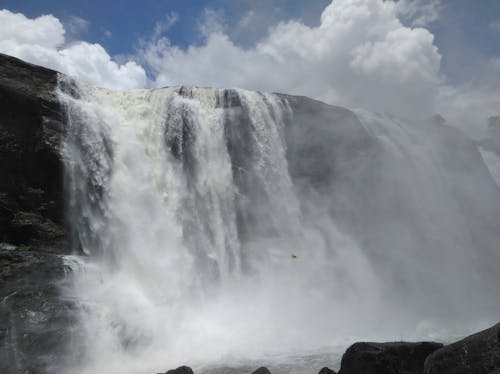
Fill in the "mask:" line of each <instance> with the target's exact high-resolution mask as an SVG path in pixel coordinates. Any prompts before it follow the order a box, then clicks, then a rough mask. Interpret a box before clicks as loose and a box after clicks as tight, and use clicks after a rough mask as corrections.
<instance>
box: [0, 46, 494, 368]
mask: <svg viewBox="0 0 500 374" xmlns="http://www.w3.org/2000/svg"><path fill="white" fill-rule="evenodd" d="M57 74H58V73H57V72H55V71H52V70H48V69H45V68H42V67H38V66H34V65H31V64H27V63H25V62H23V61H21V60H18V59H15V58H12V57H9V56H6V55H0V108H1V110H0V372H2V373H3V372H5V373H11V372H12V373H17V372H23V373H46V372H48V371H50V369H51V365H54V364H61V363H62V361H63V358H62V357H64V348H65V347H66V348H67V347H70V345H69V344H68V343H69V342H70V341H71V336H70V333H71V330H72V328H73V327H74V326H75V324H76V317H75V315H76V313H75V308H74V306H73V302H72V301H71V300H67V299H66V298H65V297H64V295H63V294H62V293H61V289H63V288H62V287H61V285H62V283H63V282H64V275H65V274H67V272H68V268H67V266H66V265H65V263H64V260H63V256H64V255H66V254H70V252H71V249H70V247H71V245H70V240H69V236H70V235H69V232H70V230H69V229H68V228H67V227H66V221H67V219H66V212H65V210H66V200H67V199H66V192H65V188H64V186H65V182H64V181H65V174H64V166H63V164H64V162H63V159H62V157H61V144H62V140H63V137H64V135H65V129H66V127H65V123H64V122H65V121H64V114H63V113H62V109H61V107H60V103H59V101H58V98H57V95H56V88H57V82H58V75H57ZM180 90H181V91H182V89H180ZM227 91H228V92H229V91H230V90H227ZM279 96H280V97H281V98H285V99H286V101H287V103H288V105H290V108H291V109H292V113H293V115H292V116H291V118H289V119H287V123H286V128H285V129H284V135H283V136H284V138H285V139H284V141H285V143H286V160H287V165H288V169H289V170H288V173H289V175H290V178H291V180H292V183H293V188H294V189H296V190H297V195H300V197H301V199H302V200H301V202H302V201H303V202H304V204H303V206H301V207H300V208H301V209H302V210H303V211H301V213H303V218H304V220H305V221H306V222H315V220H317V219H318V216H320V215H324V216H325V217H326V216H328V217H329V218H332V219H333V221H335V223H336V224H338V225H339V226H340V227H341V228H342V229H343V230H344V231H345V232H346V233H347V234H348V235H350V236H351V237H353V238H355V239H356V240H357V241H358V242H359V243H360V246H362V247H363V249H364V250H365V251H366V256H367V258H368V260H369V261H370V262H371V263H372V264H373V266H374V268H376V269H377V271H378V272H379V274H380V278H381V279H382V280H381V282H383V281H386V283H383V284H384V285H385V284H388V285H389V286H388V287H386V289H387V290H386V292H387V294H388V295H389V294H390V295H392V294H396V293H400V294H401V295H400V296H401V299H403V298H407V299H411V298H412V297H413V298H414V299H415V300H417V302H418V301H420V299H419V298H420V297H421V298H422V299H424V298H425V300H426V302H422V303H420V304H421V305H420V306H418V305H417V306H416V305H414V304H411V305H410V303H409V305H399V306H398V310H399V309H400V310H401V313H402V314H404V312H405V308H408V309H409V310H410V311H411V313H413V315H415V314H417V315H418V314H419V313H422V314H425V313H427V312H428V310H429V309H431V308H436V309H439V310H440V312H441V313H442V314H443V316H445V318H446V317H447V316H448V314H450V313H451V314H453V315H454V316H457V315H458V314H462V315H468V316H469V317H470V315H476V314H477V313H479V312H481V311H482V310H483V309H485V308H491V309H495V308H498V306H497V304H498V302H497V299H493V300H491V302H489V303H486V304H481V302H483V301H484V300H483V297H482V294H481V292H475V291H478V290H483V289H484V290H486V289H487V290H488V292H490V294H493V293H494V292H496V291H494V290H493V291H492V290H491V289H490V288H487V287H490V286H491V285H492V284H495V283H494V282H495V280H496V279H497V272H498V268H497V266H496V265H497V264H498V263H499V257H498V256H499V255H498V242H499V241H500V223H499V221H498V217H499V216H500V192H499V190H498V188H497V187H496V185H495V184H494V182H493V181H492V179H491V176H490V175H489V173H488V171H487V169H486V167H485V166H484V163H483V161H482V159H481V155H480V154H479V152H478V151H477V148H476V147H475V145H474V144H473V143H472V142H470V141H469V140H467V139H466V138H465V137H463V136H462V135H461V134H460V133H459V132H457V131H456V130H454V129H452V128H450V127H448V126H445V125H443V124H433V123H425V124H422V126H421V127H420V128H419V129H415V130H413V129H410V128H409V127H408V128H409V129H405V130H404V131H403V130H401V129H402V128H403V126H400V124H399V123H398V122H397V121H396V120H394V121H392V120H388V118H387V117H376V116H375V117H373V118H371V119H370V118H369V119H366V118H364V119H363V118H362V116H361V115H359V113H358V114H355V113H354V112H352V111H349V110H347V109H344V108H340V107H335V106H330V105H327V104H324V103H321V102H318V101H315V100H311V99H309V98H305V97H297V96H289V95H279ZM219 104H220V103H219ZM221 105H223V107H224V108H230V109H231V110H230V111H228V112H231V113H232V114H231V115H234V116H235V117H234V118H233V119H232V120H233V121H234V123H237V124H239V125H240V126H239V128H238V130H235V131H234V133H233V132H232V131H231V129H230V127H228V128H229V130H227V134H225V136H226V139H225V140H226V143H227V144H226V145H227V146H228V151H229V156H230V158H231V165H232V166H233V168H236V169H238V170H236V169H233V174H234V179H235V180H236V181H235V182H236V184H237V187H238V189H240V190H241V191H242V192H244V193H245V194H246V195H248V196H250V197H252V194H255V195H258V194H259V190H258V188H257V189H256V184H255V182H254V181H253V180H252V177H247V176H245V174H244V173H243V174H242V173H241V172H240V171H239V169H240V168H241V169H243V170H244V169H245V166H246V165H245V163H247V162H249V156H248V154H249V153H251V152H252V150H251V136H250V134H249V133H248V131H249V130H248V129H246V127H245V125H246V124H248V123H250V121H249V118H248V116H249V114H248V113H245V112H244V111H243V110H242V109H241V108H240V107H241V103H238V100H237V99H236V96H234V97H232V96H231V97H229V96H228V99H227V100H226V101H225V102H224V103H223V104H221ZM391 121H392V122H391ZM181 122H183V121H181ZM184 122H185V121H184ZM184 122H183V123H184ZM186 123H187V122H186ZM186 123H184V125H186ZM184 125H183V126H184ZM407 130H408V131H407ZM189 131H190V130H189V128H188V127H187V125H186V126H184V127H183V128H182V135H183V137H181V138H182V139H183V141H184V140H185V139H187V141H186V144H184V143H182V144H178V139H177V138H173V140H172V142H171V143H168V141H169V139H167V140H166V141H167V144H166V145H167V146H168V147H169V148H170V151H171V152H172V154H173V156H174V157H181V156H182V157H187V159H186V167H187V170H186V171H185V172H186V173H189V172H192V171H190V170H189V168H190V167H193V165H192V164H190V163H191V162H192V161H190V159H189V157H190V156H189V154H190V153H189V152H190V150H189V146H190V145H189V138H190V137H189ZM399 133H401V134H399ZM398 134H399V135H401V136H399V135H398ZM184 135H185V136H184ZM398 136H399V137H398ZM176 139H177V140H176ZM176 141H177V143H176ZM181 148H186V149H185V150H184V153H182V152H179V149H181ZM181 153H182V154H181ZM202 167H203V165H202ZM247 179H248V180H247ZM245 186H248V187H245ZM97 187H99V186H97ZM257 187H258V186H257ZM256 200H257V199H256ZM245 209H246V210H247V211H246V212H245V213H247V214H250V215H251V207H250V208H247V207H245ZM318 213H320V214H318ZM247 218H248V217H247ZM250 218H251V217H250ZM451 218H453V220H450V219H451ZM455 219H456V220H455ZM249 222H250V224H253V220H252V219H250V220H249ZM240 223H241V222H240ZM240 223H238V224H240ZM242 227H243V224H240V227H238V235H241V236H244V235H245V234H246V232H245V230H244V229H243V228H242ZM327 231H328V230H327V229H324V230H323V232H322V235H323V236H324V239H325V242H328V240H329V234H330V233H329V232H327ZM327 244H328V245H330V243H327ZM333 247H334V245H333V244H332V251H333V250H334V248H333ZM455 253H456V254H457V256H456V258H455V255H454V254H455ZM458 255H460V256H462V257H459V256H458ZM410 260H411V261H413V262H412V263H411V264H410ZM450 260H451V265H450V267H451V268H452V269H451V270H450V272H449V274H448V273H446V271H447V270H448V269H443V268H444V266H443V265H445V264H447V261H450ZM455 260H456V261H455ZM342 266H344V264H342ZM347 266H348V264H347ZM405 267H406V269H408V272H410V273H411V274H405V272H404V270H401V269H405ZM461 269H466V270H467V271H464V272H460V270H461ZM395 270H398V271H399V272H397V271H395ZM436 274H444V275H443V278H446V279H443V281H442V282H441V281H440V282H436V279H437V278H436ZM478 274H480V276H478ZM448 275H449V276H448ZM384 277H385V278H384ZM479 278H481V279H479ZM464 279H467V280H468V279H470V282H466V281H465V280H464ZM478 279H479V280H478ZM462 284H463V285H466V286H467V287H468V286H469V285H470V289H469V288H467V289H461V287H460V286H459V285H462ZM483 284H484V287H483ZM391 287H392V288H391ZM440 287H441V288H440ZM482 287H483V288H482ZM420 290H425V291H429V292H425V293H426V294H425V295H423V293H424V292H423V291H422V294H420V293H419V292H420ZM449 290H453V292H456V294H453V295H449V294H448V293H447V291H449ZM450 293H452V292H450ZM464 293H468V295H470V296H469V297H470V303H469V304H470V308H469V309H466V310H459V309H460V308H458V306H460V305H463V301H462V300H463V295H464ZM429 294H430V295H429ZM476 297H477V300H476ZM389 323H390V322H389ZM73 351H78V349H77V348H75V347H73Z"/></svg>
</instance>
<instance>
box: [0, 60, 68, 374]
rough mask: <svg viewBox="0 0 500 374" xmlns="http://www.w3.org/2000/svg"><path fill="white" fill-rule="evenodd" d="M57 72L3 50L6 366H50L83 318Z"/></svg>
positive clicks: (1, 312)
mask: <svg viewBox="0 0 500 374" xmlns="http://www.w3.org/2000/svg"><path fill="white" fill-rule="evenodd" d="M56 86H57V73H56V72H55V71H53V70H49V69H45V68H42V67H39V66H35V65H31V64H27V63H25V62H23V61H21V60H18V59H16V58H13V57H10V56H6V55H3V54H0V107H1V108H2V110H1V111H0V372H1V373H29V374H35V373H47V372H49V371H50V370H51V369H52V368H53V365H54V364H55V363H58V362H61V361H62V357H63V353H62V352H63V347H64V344H65V342H66V340H65V338H66V335H67V334H68V331H69V330H70V328H71V326H73V325H74V324H75V320H74V314H73V313H72V310H73V304H72V302H70V301H68V300H64V298H62V297H61V294H60V288H59V282H60V281H61V279H62V278H63V277H64V274H65V271H66V267H65V265H64V262H63V259H62V257H61V254H64V253H68V251H69V245H68V239H67V234H66V229H65V227H64V224H63V221H64V193H63V174H62V170H63V167H62V159H61V156H60V149H59V147H60V144H61V135H62V134H63V128H64V126H63V121H62V117H61V111H60V107H59V102H58V100H57V97H56V94H55V88H56Z"/></svg>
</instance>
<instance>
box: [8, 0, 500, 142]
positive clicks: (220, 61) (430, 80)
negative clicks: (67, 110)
mask: <svg viewBox="0 0 500 374" xmlns="http://www.w3.org/2000/svg"><path fill="white" fill-rule="evenodd" d="M417 5H418V6H417ZM439 6H440V4H439V1H437V0H416V1H415V2H410V1H406V0H400V1H399V2H393V1H389V0H335V1H333V2H332V3H331V4H330V5H329V6H327V7H326V8H325V9H324V11H323V13H322V15H321V19H320V24H319V25H318V26H315V27H310V26H307V25H305V24H304V23H302V22H300V21H297V20H294V21H288V22H281V23H278V24H276V25H274V27H272V28H271V29H270V30H269V32H268V33H267V35H266V36H265V37H264V38H262V39H261V40H260V41H258V42H257V43H256V44H254V45H253V46H251V47H248V48H245V47H242V46H239V45H237V44H235V43H234V42H233V41H232V40H231V38H230V37H229V36H228V34H227V33H226V32H225V31H224V30H225V29H226V28H225V25H224V20H223V19H222V18H221V13H220V12H214V11H210V10H206V12H205V13H204V18H203V19H204V22H203V24H202V25H201V26H200V30H199V31H200V36H201V37H202V38H201V39H199V40H200V41H201V42H200V43H199V44H193V45H191V46H188V47H187V48H181V47H178V46H176V45H173V44H172V43H170V41H169V40H168V38H167V37H166V36H165V34H166V33H167V31H168V30H169V29H170V28H171V27H172V26H173V25H174V24H175V23H176V22H178V16H177V15H176V14H174V13H171V14H168V15H166V17H165V18H164V19H163V20H162V21H161V22H158V23H157V24H156V25H155V28H154V30H153V32H152V34H151V38H150V40H149V41H142V43H141V44H140V50H139V51H138V54H137V56H135V57H134V56H132V57H130V56H114V57H113V58H112V57H111V56H110V55H109V53H107V51H106V50H105V49H104V48H103V47H102V46H101V45H99V44H91V43H87V42H84V41H76V42H73V43H70V44H68V43H67V38H65V33H66V32H67V31H68V30H65V26H63V25H62V24H61V22H60V21H59V20H58V19H57V18H56V17H54V16H52V15H45V16H41V17H38V18H35V19H28V18H26V17H25V16H24V15H22V14H14V13H11V12H9V11H7V10H3V11H0V52H3V53H7V54H11V55H14V56H17V57H20V58H22V59H24V60H27V61H30V62H33V63H36V64H40V65H43V66H47V67H50V68H54V69H56V70H59V71H61V72H64V73H67V74H70V75H73V76H76V77H78V78H81V79H84V80H87V81H90V82H92V83H94V84H97V85H101V86H106V87H112V88H131V87H145V86H164V85H177V84H185V85H189V84H191V85H198V86H215V87H242V88H247V89H256V90H264V91H271V92H286V93H291V94H301V95H306V96H310V97H313V98H318V99H321V100H323V101H326V102H329V103H332V104H337V105H343V106H346V107H350V108H356V107H361V108H366V109H369V110H375V111H388V112H392V113H395V114H399V115H404V116H418V117H426V116H428V115H430V114H433V113H434V112H440V113H442V114H443V115H444V116H445V117H446V118H447V119H448V123H452V124H457V125H458V126H459V127H461V128H463V129H464V130H465V131H466V132H468V133H469V134H471V133H472V134H473V133H477V131H476V130H475V127H480V126H478V124H479V125H483V122H484V121H483V117H484V118H487V117H488V116H490V115H493V114H496V112H498V109H497V108H498V103H499V102H500V95H499V91H500V90H499V89H498V81H497V80H494V79H493V80H492V79H488V80H487V84H488V86H484V87H478V86H477V85H476V86H471V85H469V86H465V85H464V86H461V87H453V86H451V85H449V84H448V85H446V86H445V85H444V83H443V82H445V77H443V76H442V74H441V72H440V59H441V56H440V54H439V51H438V49H437V47H436V45H435V44H434V37H433V35H432V33H430V32H429V31H428V30H427V29H425V28H420V27H412V26H407V25H405V23H406V24H408V22H405V23H403V22H402V21H401V17H403V16H404V17H410V18H411V19H412V20H413V21H412V22H410V24H425V23H428V22H431V21H432V20H433V19H435V18H436V17H438V11H439ZM422 17H424V18H422ZM410 18H406V20H408V19H410ZM257 21H258V20H257V19H256V18H255V16H254V14H253V13H251V12H249V13H248V14H246V15H245V17H243V18H242V20H241V22H243V24H244V25H245V27H248V28H251V27H252V25H254V23H255V22H257ZM403 21H404V20H403ZM76 23H77V24H78V22H76ZM79 23H80V25H81V26H84V25H85V27H87V26H88V24H86V23H85V22H79ZM66 27H68V26H67V25H66ZM490 27H491V26H490ZM134 60H137V61H141V62H142V63H143V65H144V66H147V67H148V69H149V70H150V71H151V73H152V77H153V81H152V82H151V81H149V82H148V80H147V78H146V73H145V70H144V68H143V67H142V66H140V65H139V64H138V63H136V62H134ZM486 65H488V66H487V69H490V70H489V71H493V72H495V71H498V70H499V69H500V62H499V61H498V57H497V58H492V59H491V60H490V61H489V63H486ZM485 69H486V68H485Z"/></svg>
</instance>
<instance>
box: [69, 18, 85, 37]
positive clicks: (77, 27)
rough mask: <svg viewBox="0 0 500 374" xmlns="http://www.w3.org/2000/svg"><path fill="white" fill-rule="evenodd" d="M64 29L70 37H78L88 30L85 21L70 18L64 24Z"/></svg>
mask: <svg viewBox="0 0 500 374" xmlns="http://www.w3.org/2000/svg"><path fill="white" fill-rule="evenodd" d="M64 28H65V29H66V31H67V32H68V33H70V34H71V35H74V36H78V35H80V34H82V33H85V32H87V30H88V28H89V22H88V21H87V20H84V19H83V18H80V17H77V16H71V17H69V20H68V21H67V22H66V23H65V25H64Z"/></svg>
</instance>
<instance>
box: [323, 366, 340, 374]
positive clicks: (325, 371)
mask: <svg viewBox="0 0 500 374" xmlns="http://www.w3.org/2000/svg"><path fill="white" fill-rule="evenodd" d="M318 374H337V373H335V371H334V370H332V369H330V368H328V367H324V368H322V369H321V370H320V371H319V373H318Z"/></svg>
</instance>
